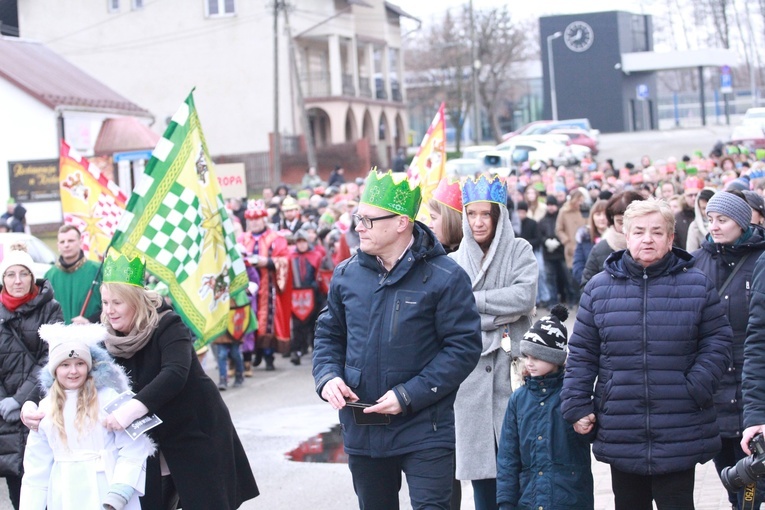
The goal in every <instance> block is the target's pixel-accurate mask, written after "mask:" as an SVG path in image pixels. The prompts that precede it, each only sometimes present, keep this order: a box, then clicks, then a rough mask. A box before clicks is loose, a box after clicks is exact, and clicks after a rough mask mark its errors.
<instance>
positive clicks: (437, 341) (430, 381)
mask: <svg viewBox="0 0 765 510" xmlns="http://www.w3.org/2000/svg"><path fill="white" fill-rule="evenodd" d="M314 345H315V348H314V355H313V376H314V380H315V382H316V392H317V393H318V394H319V395H321V391H322V389H323V388H324V385H325V384H326V383H327V381H329V380H330V379H333V378H335V377H340V378H342V379H343V381H344V382H345V384H347V385H348V386H349V387H350V388H351V389H352V390H353V392H354V393H356V395H358V397H359V399H360V401H361V402H363V403H373V402H375V401H377V399H379V398H380V397H381V396H382V395H383V394H385V393H386V392H387V391H388V390H393V392H394V393H395V395H396V397H397V398H398V400H399V403H400V404H401V407H402V409H403V412H402V413H401V414H398V415H395V416H392V417H391V422H390V424H389V425H385V426H364V425H356V424H355V423H354V420H353V413H352V410H351V409H350V408H348V407H345V408H343V409H341V410H340V424H341V426H342V429H343V441H344V444H345V451H346V452H347V453H349V454H354V455H366V456H371V457H389V456H395V455H402V454H405V453H410V452H414V451H420V450H424V449H429V448H450V449H453V448H454V399H455V396H456V393H457V389H458V388H459V385H460V383H462V381H463V380H464V379H465V378H466V377H467V376H468V375H469V374H470V372H471V371H472V370H473V368H474V367H475V366H476V364H477V363H478V358H479V357H480V355H481V347H482V340H481V322H480V316H479V314H478V309H477V308H476V303H475V297H474V296H473V291H472V288H471V284H470V278H469V277H468V275H467V273H466V272H465V271H464V270H463V269H462V268H461V267H460V266H459V265H457V263H456V262H455V261H454V260H452V259H450V258H449V257H447V256H446V252H444V249H443V247H442V246H441V244H440V243H439V242H438V241H437V240H436V238H435V236H434V235H433V233H432V232H431V231H430V230H429V229H428V228H427V227H426V226H424V225H423V224H422V223H419V222H417V223H416V224H415V226H414V242H413V244H412V247H411V248H410V249H409V250H407V251H406V253H405V254H404V255H403V257H402V258H401V259H400V260H399V262H398V263H397V265H396V266H394V267H393V269H392V270H391V271H390V272H386V271H385V269H384V268H383V267H382V266H381V265H380V264H379V262H377V258H376V257H374V256H372V255H369V254H367V253H364V252H363V251H361V250H359V251H358V253H357V254H356V255H355V256H354V257H351V258H350V259H348V260H346V261H344V262H343V263H341V264H339V265H338V266H337V268H336V269H335V272H334V275H333V276H332V281H331V284H330V289H329V295H328V296H327V308H325V309H324V310H323V311H322V313H321V315H320V316H319V319H318V321H317V324H316V338H315V340H314Z"/></svg>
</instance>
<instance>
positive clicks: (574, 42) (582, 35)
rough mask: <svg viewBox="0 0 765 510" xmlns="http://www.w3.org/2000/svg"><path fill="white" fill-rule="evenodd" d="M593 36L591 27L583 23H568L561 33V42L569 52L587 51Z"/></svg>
mask: <svg viewBox="0 0 765 510" xmlns="http://www.w3.org/2000/svg"><path fill="white" fill-rule="evenodd" d="M594 38H595V34H594V33H593V31H592V27H591V26H590V25H588V24H587V23H585V22H584V21H574V22H572V23H570V24H569V25H568V26H567V27H566V30H565V31H564V32H563V40H564V41H565V42H566V46H568V48H569V49H570V50H571V51H576V52H582V51H587V50H588V49H589V48H590V46H592V41H593V39H594Z"/></svg>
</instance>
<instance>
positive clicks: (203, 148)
mask: <svg viewBox="0 0 765 510" xmlns="http://www.w3.org/2000/svg"><path fill="white" fill-rule="evenodd" d="M193 92H194V91H193V90H192V92H191V93H190V94H189V96H188V97H187V98H186V100H185V101H184V103H183V104H182V105H181V107H180V108H179V109H178V111H177V112H176V113H175V115H173V117H172V119H171V121H170V124H169V125H168V127H167V130H166V131H165V133H164V135H163V136H162V138H161V139H160V140H159V142H158V143H157V146H156V147H155V149H154V152H153V153H152V156H151V160H149V163H148V164H147V165H146V169H145V172H144V174H143V175H142V176H141V179H140V180H139V182H138V184H137V185H136V187H135V189H134V190H133V194H132V195H131V197H130V201H129V202H128V205H127V210H126V211H125V214H124V215H123V217H122V221H121V222H120V224H119V226H118V227H117V232H116V234H115V236H114V239H113V240H112V247H113V248H116V249H117V250H119V252H121V253H122V254H124V255H126V256H127V257H128V259H131V258H133V257H136V256H144V257H145V258H146V269H147V271H149V272H150V273H151V274H153V275H154V276H156V277H157V278H158V279H159V280H160V281H162V282H164V283H165V284H166V285H167V286H168V288H169V295H170V297H171V298H172V300H173V305H174V307H175V310H176V312H178V314H179V315H181V316H182V317H183V319H184V322H185V323H186V324H187V325H188V326H189V327H190V328H191V329H192V330H193V331H194V333H195V334H196V336H197V341H196V343H195V345H194V346H195V348H197V349H199V348H201V347H203V346H204V345H206V344H208V343H209V342H210V341H212V340H213V339H215V338H216V337H218V336H220V335H221V334H222V333H224V332H225V331H226V328H227V326H228V320H229V308H230V306H231V305H230V303H229V300H231V302H232V303H234V305H235V306H240V305H245V304H247V301H248V299H249V298H248V297H247V294H246V289H247V284H248V281H249V280H248V278H247V273H246V270H245V266H244V262H243V261H242V259H241V257H240V256H239V252H238V251H237V250H236V248H235V245H236V241H235V239H234V228H233V223H232V221H231V218H230V217H229V215H228V214H227V212H226V208H225V207H224V203H223V198H222V197H221V192H220V186H219V185H218V179H217V178H216V177H215V168H214V166H213V162H212V159H211V158H210V154H209V152H208V150H207V144H206V142H205V138H204V135H203V133H202V126H201V125H200V121H199V117H198V116H197V111H196V108H195V106H194V97H193ZM251 322H252V323H255V322H256V321H251ZM253 325H254V324H253Z"/></svg>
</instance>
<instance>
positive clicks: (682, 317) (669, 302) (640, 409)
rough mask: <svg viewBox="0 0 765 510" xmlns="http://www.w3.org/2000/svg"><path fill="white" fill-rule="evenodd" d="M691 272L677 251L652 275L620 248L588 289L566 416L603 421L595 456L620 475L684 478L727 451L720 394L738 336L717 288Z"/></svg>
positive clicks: (566, 389)
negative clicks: (719, 410)
mask: <svg viewBox="0 0 765 510" xmlns="http://www.w3.org/2000/svg"><path fill="white" fill-rule="evenodd" d="M692 265H693V257H691V255H690V254H688V253H687V252H685V251H683V250H680V249H677V248H675V249H673V250H672V252H670V253H668V254H667V255H666V256H665V257H664V258H662V259H661V260H660V261H658V262H656V263H655V264H652V265H651V266H649V267H647V268H643V267H642V266H641V265H639V264H638V263H637V262H635V261H634V260H633V259H632V257H631V256H630V255H629V253H628V252H627V251H625V250H622V251H618V252H614V253H613V254H611V255H610V256H609V257H608V259H606V264H605V271H603V272H601V273H599V274H597V275H596V276H595V277H593V278H592V280H590V282H589V283H588V284H587V285H586V286H585V288H584V293H583V294H582V298H581V301H580V303H579V311H578V313H577V316H576V323H575V324H574V332H573V334H572V336H571V340H570V341H569V357H568V361H567V364H566V377H565V379H564V382H563V393H562V398H563V405H562V410H563V416H564V418H566V420H567V421H569V422H570V423H574V422H576V421H577V420H578V419H580V418H582V417H583V416H587V415H588V414H590V413H595V415H596V417H597V427H598V430H597V436H596V439H595V443H594V445H593V449H592V450H593V453H594V454H595V458H597V459H598V460H600V461H602V462H606V463H608V464H611V465H612V466H613V467H615V468H616V469H618V470H620V471H623V472H626V473H634V474H639V475H656V474H665V473H672V472H677V471H682V470H686V469H691V468H692V467H693V466H694V465H695V464H696V463H699V462H706V461H708V460H709V459H711V458H712V457H713V456H714V455H715V454H716V453H717V451H718V450H719V449H720V434H719V432H718V428H717V422H716V412H715V407H714V400H713V396H714V393H715V391H716V390H717V387H718V385H719V382H720V379H722V376H723V373H724V372H725V370H726V369H727V367H728V364H729V363H730V358H731V355H730V345H731V337H732V333H731V329H730V325H729V324H728V319H727V318H726V317H725V310H724V309H723V306H722V304H721V303H720V299H719V298H718V296H717V291H716V290H715V288H714V285H713V284H712V282H711V281H710V280H709V279H708V278H707V277H706V276H705V275H704V274H703V273H702V272H701V271H700V270H698V269H694V268H693V267H692ZM596 379H597V383H596V384H595V390H594V397H595V398H594V399H592V396H593V383H595V382H596Z"/></svg>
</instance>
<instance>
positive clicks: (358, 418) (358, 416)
mask: <svg viewBox="0 0 765 510" xmlns="http://www.w3.org/2000/svg"><path fill="white" fill-rule="evenodd" d="M345 405H346V406H347V407H350V408H351V410H352V411H353V421H354V422H355V423H356V425H388V424H389V423H390V415H389V414H380V413H364V409H365V408H367V407H372V406H373V405H374V404H364V403H362V402H346V403H345Z"/></svg>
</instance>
